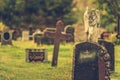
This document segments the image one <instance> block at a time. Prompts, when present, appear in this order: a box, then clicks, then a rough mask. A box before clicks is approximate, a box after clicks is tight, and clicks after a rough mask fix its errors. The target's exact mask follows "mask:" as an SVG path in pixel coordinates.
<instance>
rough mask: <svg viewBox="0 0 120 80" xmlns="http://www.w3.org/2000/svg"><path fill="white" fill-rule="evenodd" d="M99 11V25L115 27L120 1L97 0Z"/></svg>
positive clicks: (119, 11)
mask: <svg viewBox="0 0 120 80" xmlns="http://www.w3.org/2000/svg"><path fill="white" fill-rule="evenodd" d="M97 1H98V3H99V9H100V10H101V13H102V15H101V19H102V20H101V24H102V27H106V26H109V25H112V24H116V26H117V17H118V15H120V0H97Z"/></svg>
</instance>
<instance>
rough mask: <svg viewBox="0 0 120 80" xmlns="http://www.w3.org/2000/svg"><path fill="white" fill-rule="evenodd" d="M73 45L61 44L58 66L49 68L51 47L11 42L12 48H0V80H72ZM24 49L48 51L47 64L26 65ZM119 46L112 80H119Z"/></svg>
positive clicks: (24, 42) (27, 42)
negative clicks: (43, 49) (44, 49)
mask: <svg viewBox="0 0 120 80" xmlns="http://www.w3.org/2000/svg"><path fill="white" fill-rule="evenodd" d="M73 47H74V44H73V43H70V44H61V45H60V52H59V58H58V66H57V67H51V61H52V52H53V45H43V46H41V47H37V46H36V44H34V43H33V42H32V41H13V46H0V80H72V79H71V76H72V59H73ZM26 48H46V49H48V62H45V63H42V62H38V63H34V62H32V63H27V62H26V61H25V59H26V53H25V49H26ZM119 48H120V46H116V48H115V49H116V53H115V56H116V61H115V62H116V64H115V68H116V71H115V73H113V74H112V75H111V77H112V79H115V80H120V49H119Z"/></svg>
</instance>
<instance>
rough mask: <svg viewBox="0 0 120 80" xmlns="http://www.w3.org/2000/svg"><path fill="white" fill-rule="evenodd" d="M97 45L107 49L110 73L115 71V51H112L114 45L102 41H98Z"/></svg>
mask: <svg viewBox="0 0 120 80" xmlns="http://www.w3.org/2000/svg"><path fill="white" fill-rule="evenodd" d="M98 43H99V44H100V45H102V46H104V47H105V48H106V49H107V51H108V53H109V55H110V57H111V60H110V64H111V65H110V69H111V71H115V52H114V50H115V49H114V44H113V43H111V42H107V41H104V40H99V41H98Z"/></svg>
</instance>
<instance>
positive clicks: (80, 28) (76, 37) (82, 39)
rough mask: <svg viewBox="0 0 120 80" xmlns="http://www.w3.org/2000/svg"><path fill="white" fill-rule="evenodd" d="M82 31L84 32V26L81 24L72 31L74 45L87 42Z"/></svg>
mask: <svg viewBox="0 0 120 80" xmlns="http://www.w3.org/2000/svg"><path fill="white" fill-rule="evenodd" d="M84 30H85V28H84V25H83V24H82V23H78V24H77V25H76V26H75V31H74V41H75V43H79V42H85V41H86V40H87V36H86V35H85V31H84ZM81 36H82V37H81Z"/></svg>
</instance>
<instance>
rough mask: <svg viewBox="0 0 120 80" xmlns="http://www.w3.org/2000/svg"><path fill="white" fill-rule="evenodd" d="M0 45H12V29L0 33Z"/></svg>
mask: <svg viewBox="0 0 120 80" xmlns="http://www.w3.org/2000/svg"><path fill="white" fill-rule="evenodd" d="M1 45H12V31H10V30H4V31H3V32H2V33H1Z"/></svg>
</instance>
